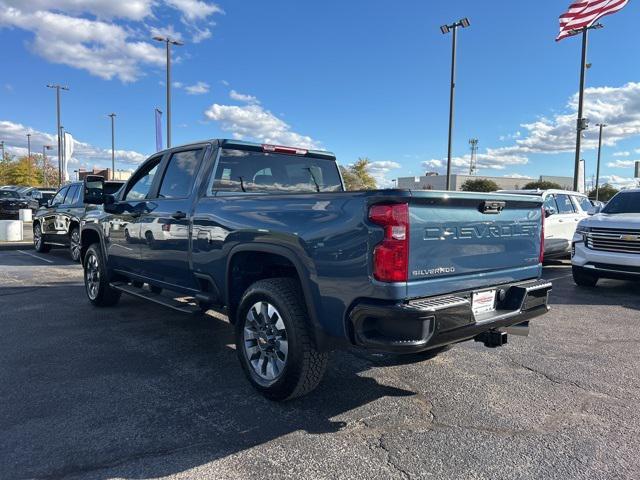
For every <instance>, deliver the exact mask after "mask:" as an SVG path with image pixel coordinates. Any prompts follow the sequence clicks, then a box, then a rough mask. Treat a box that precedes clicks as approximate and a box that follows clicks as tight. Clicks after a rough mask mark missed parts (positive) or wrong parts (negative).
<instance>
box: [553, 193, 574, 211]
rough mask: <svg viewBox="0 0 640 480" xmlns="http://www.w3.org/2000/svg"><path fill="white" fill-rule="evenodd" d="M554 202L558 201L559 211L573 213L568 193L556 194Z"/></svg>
mask: <svg viewBox="0 0 640 480" xmlns="http://www.w3.org/2000/svg"><path fill="white" fill-rule="evenodd" d="M556 202H557V203H558V211H559V212H560V213H575V212H574V210H573V204H572V203H571V199H570V198H569V195H564V194H559V195H556Z"/></svg>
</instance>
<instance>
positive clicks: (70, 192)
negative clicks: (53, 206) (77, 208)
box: [62, 185, 78, 205]
mask: <svg viewBox="0 0 640 480" xmlns="http://www.w3.org/2000/svg"><path fill="white" fill-rule="evenodd" d="M77 191H78V186H77V185H70V186H69V189H68V190H67V194H66V195H65V197H64V202H62V203H63V204H64V205H71V204H72V203H73V197H74V196H75V195H76V192H77Z"/></svg>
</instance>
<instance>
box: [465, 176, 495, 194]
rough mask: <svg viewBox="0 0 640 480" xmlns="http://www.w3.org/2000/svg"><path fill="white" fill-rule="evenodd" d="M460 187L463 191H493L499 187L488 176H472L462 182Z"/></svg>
mask: <svg viewBox="0 0 640 480" xmlns="http://www.w3.org/2000/svg"><path fill="white" fill-rule="evenodd" d="M460 188H461V190H462V191H464V192H495V191H496V190H498V189H499V188H500V187H498V184H497V183H496V182H494V181H493V180H489V179H488V178H474V179H469V180H467V181H466V182H464V183H463V184H462V187H460Z"/></svg>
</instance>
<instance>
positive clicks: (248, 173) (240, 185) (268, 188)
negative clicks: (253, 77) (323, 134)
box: [212, 149, 342, 193]
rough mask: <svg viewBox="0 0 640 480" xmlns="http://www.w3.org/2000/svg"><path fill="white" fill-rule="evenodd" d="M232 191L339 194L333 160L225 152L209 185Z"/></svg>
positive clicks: (275, 154)
mask: <svg viewBox="0 0 640 480" xmlns="http://www.w3.org/2000/svg"><path fill="white" fill-rule="evenodd" d="M212 190H213V191H227V192H229V191H231V192H287V193H299V192H341V191H342V183H341V182H340V175H339V173H338V166H337V165H336V162H335V161H334V160H325V159H322V158H315V157H306V156H300V155H286V154H280V153H268V152H254V151H247V150H234V149H224V150H222V152H221V155H220V159H219V161H218V167H217V169H216V175H215V179H214V182H213V185H212Z"/></svg>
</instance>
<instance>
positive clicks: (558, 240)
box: [499, 190, 594, 258]
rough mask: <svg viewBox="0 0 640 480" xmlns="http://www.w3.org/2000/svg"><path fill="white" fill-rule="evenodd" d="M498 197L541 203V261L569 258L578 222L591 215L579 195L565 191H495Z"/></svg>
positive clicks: (582, 197) (588, 207)
mask: <svg viewBox="0 0 640 480" xmlns="http://www.w3.org/2000/svg"><path fill="white" fill-rule="evenodd" d="M499 192H500V193H513V194H517V195H537V196H541V197H542V199H543V201H544V211H545V215H546V219H545V222H544V257H545V258H554V257H569V256H570V255H571V240H572V239H573V234H574V232H575V231H576V227H577V226H578V222H580V220H582V219H584V218H586V217H587V216H589V215H590V214H593V213H594V207H593V205H592V204H591V202H590V201H589V199H588V198H587V196H586V195H585V194H583V193H578V192H572V191H569V190H499Z"/></svg>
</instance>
